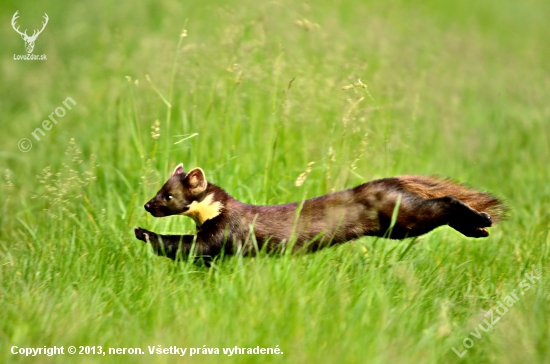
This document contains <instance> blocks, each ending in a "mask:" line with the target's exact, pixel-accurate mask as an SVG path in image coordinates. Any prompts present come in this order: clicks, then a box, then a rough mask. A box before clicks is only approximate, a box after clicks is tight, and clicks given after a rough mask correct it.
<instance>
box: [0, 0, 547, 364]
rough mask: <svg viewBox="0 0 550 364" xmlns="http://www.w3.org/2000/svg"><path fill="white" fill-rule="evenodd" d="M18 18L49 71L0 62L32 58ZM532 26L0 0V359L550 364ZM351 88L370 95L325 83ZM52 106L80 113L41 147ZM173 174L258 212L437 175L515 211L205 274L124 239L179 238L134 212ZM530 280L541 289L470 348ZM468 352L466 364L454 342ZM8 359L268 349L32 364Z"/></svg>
mask: <svg viewBox="0 0 550 364" xmlns="http://www.w3.org/2000/svg"><path fill="white" fill-rule="evenodd" d="M16 10H19V13H20V18H19V19H18V22H19V23H18V24H20V25H21V28H22V29H24V28H28V29H33V28H36V27H37V26H39V25H40V23H39V22H40V21H41V16H42V15H43V13H44V12H46V13H47V14H48V15H49V18H50V22H49V24H48V25H47V27H46V29H45V31H44V32H43V33H42V34H41V35H40V36H39V37H38V39H37V41H36V46H35V50H34V53H35V54H46V55H47V57H48V60H47V61H41V62H39V61H36V62H30V61H15V60H13V54H24V53H25V50H24V47H23V41H22V40H21V38H20V37H19V36H18V35H17V34H16V33H15V32H14V31H13V29H11V28H10V27H9V25H8V24H9V20H10V19H11V17H12V15H13V13H14V12H15V11H16ZM549 11H550V6H549V3H548V2H547V1H542V0H529V1H523V2H514V1H496V0H488V1H482V2H475V3H472V2H452V3H451V2H440V1H431V0H428V1H424V2H422V3H419V2H412V1H406V0H392V1H383V2H382V1H379V2H375V1H347V0H345V1H339V2H331V1H325V2H322V3H317V2H312V3H298V4H296V3H294V2H290V1H284V2H269V3H267V2H265V3H264V2H254V1H244V2H235V1H211V2H208V3H203V2H178V1H173V0H167V1H162V2H159V1H156V2H155V1H144V2H138V3H136V4H130V3H129V4H127V5H122V4H119V5H114V4H113V3H110V2H108V1H99V2H95V3H94V4H93V5H92V4H91V3H86V2H81V3H78V2H77V3H66V4H61V3H57V2H54V1H50V0H48V1H45V2H42V3H40V5H38V4H34V3H33V4H32V5H31V3H28V2H26V3H24V4H21V3H20V2H16V1H4V2H3V3H2V5H1V6H0V14H1V15H2V16H1V19H2V24H3V25H4V26H3V27H2V28H1V29H0V36H1V38H2V42H3V43H2V44H3V47H2V53H1V62H0V65H1V67H2V83H1V86H0V112H1V115H2V117H3V123H2V132H1V133H0V145H1V146H2V147H1V150H0V169H1V171H2V174H3V175H4V178H3V179H2V182H1V183H0V208H1V213H0V266H1V268H0V308H1V311H2V312H1V314H0V361H1V362H5V363H8V362H9V363H11V362H14V363H19V362H21V363H27V362H39V363H53V362H55V363H65V362H66V363H73V362H75V361H76V362H83V363H118V362H132V363H133V362H138V363H150V362H155V363H167V362H185V363H225V362H228V363H229V362H231V363H257V362H285V363H366V362H369V363H455V362H456V363H458V362H475V363H547V362H549V361H550V347H549V346H550V325H549V317H550V312H549V310H548V306H549V303H550V297H549V294H548V292H549V288H550V283H549V279H548V276H549V273H550V270H549V269H548V262H549V257H550V230H549V228H550V225H549V221H550V213H549V210H548V206H549V204H550V184H549V183H548V180H549V177H550V173H549V168H548V165H550V106H549V103H548V100H550V73H549V71H548V64H550V46H549V45H550V23H549V22H548V19H547V18H548V16H547V15H548V14H549ZM184 28H185V29H186V30H187V34H188V36H187V37H185V38H180V34H181V31H182V29H184ZM29 33H30V31H29ZM146 75H149V76H150V80H151V82H149V81H148V80H147V77H146ZM126 76H128V78H127V77H126ZM359 79H360V80H361V81H362V83H363V84H365V85H367V87H368V88H363V87H350V88H349V89H346V90H343V89H342V88H343V87H344V86H347V85H353V84H356V83H358V80H359ZM67 97H72V98H73V99H74V100H75V101H76V103H77V104H76V105H75V106H74V107H73V108H72V109H71V110H68V111H67V114H66V115H65V116H64V117H63V118H60V119H59V122H58V123H57V124H55V125H53V127H52V128H51V130H49V131H46V132H45V135H44V136H43V137H41V140H40V141H37V140H35V139H34V137H33V136H32V135H31V133H32V132H33V131H34V130H35V129H36V128H38V127H40V126H41V123H42V121H43V120H45V119H46V118H47V117H48V115H50V113H52V112H54V110H55V109H56V108H57V107H59V106H62V105H63V104H62V102H63V101H64V100H65V99H66V98H67ZM155 120H159V123H160V126H159V128H160V130H159V134H160V136H159V138H158V139H153V138H152V136H151V131H152V129H151V126H153V124H154V123H155ZM21 138H29V139H30V140H31V141H32V142H33V146H32V149H31V150H30V151H28V152H26V153H23V152H21V151H20V150H19V149H18V141H19V140H20V139H21ZM185 138H188V139H186V140H183V139H185ZM73 139H74V141H72V140H73ZM182 140H183V141H182ZM179 141H181V142H179ZM178 142H179V143H178ZM312 161H314V162H315V164H314V165H313V166H312V170H311V173H309V174H308V175H307V178H306V180H305V181H304V183H303V184H302V185H301V186H299V187H298V186H296V185H295V181H296V180H297V178H298V176H300V174H301V173H303V172H304V171H305V170H306V169H307V166H308V163H310V162H312ZM179 162H183V163H184V165H185V167H186V169H189V168H192V167H196V166H200V167H202V168H203V169H204V171H205V172H206V175H207V177H208V178H210V180H212V181H213V182H215V183H217V184H218V185H220V186H222V187H223V188H225V189H226V190H227V191H228V192H229V193H230V194H232V195H233V196H234V197H236V198H238V199H240V200H242V201H245V202H248V203H262V204H263V203H270V204H271V203H282V202H289V201H297V200H301V199H303V198H309V197H313V196H317V195H321V194H324V193H327V192H330V191H332V190H340V189H343V188H348V187H352V186H354V185H357V184H360V183H363V182H365V181H367V180H370V179H374V178H379V177H384V176H394V175H399V174H439V175H443V176H449V177H453V178H455V179H457V180H459V181H462V182H466V183H468V184H470V185H472V186H476V187H478V188H481V189H484V190H488V191H491V192H492V193H494V194H496V195H497V196H499V197H502V198H503V199H505V201H506V203H507V204H508V205H509V206H510V207H511V217H510V219H509V220H508V221H505V222H503V223H502V224H499V225H498V226H495V227H494V228H492V229H491V236H490V237H489V238H488V239H480V240H474V239H467V238H464V237H463V236H461V235H460V234H458V233H457V232H455V231H453V230H452V229H450V228H446V227H445V228H440V229H438V230H436V231H434V232H432V233H430V234H428V235H426V236H424V237H421V238H420V239H418V240H415V241H390V240H384V239H375V238H370V237H366V238H363V239H360V240H357V241H355V242H354V243H348V244H344V245H342V246H340V247H335V248H330V249H326V250H323V251H321V252H318V253H315V254H309V255H296V256H282V257H268V256H258V257H255V258H242V257H232V258H228V259H225V260H223V261H219V262H217V264H215V265H214V266H213V267H212V268H210V269H208V268H205V267H202V266H197V265H194V264H190V263H188V262H175V263H174V262H172V261H169V260H167V259H164V258H160V257H157V256H155V255H154V254H153V253H152V252H151V251H150V250H148V249H147V247H146V246H145V245H143V244H142V243H141V242H140V241H137V240H136V239H135V238H134V236H133V231H132V227H133V226H134V225H139V226H142V227H145V228H148V229H151V230H155V231H158V232H163V233H164V232H175V233H183V232H187V231H192V230H193V229H194V227H193V225H192V221H191V220H186V218H184V217H171V218H165V219H154V218H152V217H151V216H149V214H147V213H146V212H145V211H144V209H143V208H142V205H143V203H144V202H145V201H147V200H148V199H149V198H151V197H152V196H153V195H154V194H155V192H156V190H157V189H158V188H159V186H160V185H161V184H162V183H163V182H164V180H165V179H166V177H167V175H168V173H169V172H170V171H171V170H172V168H174V167H175V165H176V164H177V163H179ZM526 273H529V274H536V275H538V276H540V277H541V278H540V280H539V281H538V282H537V283H536V284H534V285H533V286H531V288H530V289H529V290H528V291H525V292H523V293H524V294H521V295H519V301H518V302H517V303H515V304H514V305H513V307H511V308H510V309H509V311H508V312H507V313H506V314H505V315H503V316H502V317H501V319H500V321H499V322H498V323H496V325H495V326H494V328H493V329H492V330H491V331H489V332H486V333H485V332H483V331H481V334H482V337H481V338H479V339H476V338H474V337H473V336H472V334H470V333H471V332H473V331H475V328H476V327H477V326H478V325H479V324H483V320H484V319H486V317H484V314H485V313H486V312H487V311H488V310H489V309H491V308H494V307H495V306H496V305H497V304H498V302H499V301H503V300H504V298H505V297H506V296H507V295H509V294H510V293H512V291H513V290H514V289H515V290H518V289H519V285H520V282H521V281H522V280H523V279H525V276H524V274H526ZM465 338H471V339H473V342H474V346H473V347H472V348H471V349H469V351H468V352H467V353H466V355H465V356H464V357H463V358H461V359H460V358H459V357H458V356H457V355H455V353H454V352H453V351H452V349H451V348H452V347H455V348H456V349H457V350H458V351H462V350H464V347H463V340H464V339H465ZM14 345H15V346H19V347H44V346H54V345H57V346H65V351H66V350H67V347H68V346H70V345H74V346H77V347H78V346H80V345H84V346H86V345H88V346H94V345H101V346H102V347H103V350H108V348H118V347H127V348H134V347H140V348H142V349H143V350H144V351H146V352H147V346H155V345H162V346H163V347H170V346H174V345H175V346H178V347H187V348H191V347H195V348H203V346H206V347H209V348H220V350H221V348H227V347H232V348H233V347H235V346H239V347H256V346H261V347H272V348H274V347H276V346H277V345H278V347H279V348H280V349H281V351H282V352H283V353H284V354H282V355H265V356H255V355H235V356H232V357H227V356H226V355H223V354H220V355H197V356H193V357H188V356H186V357H184V358H179V357H175V356H170V355H155V356H151V355H149V354H145V355H128V354H126V355H118V356H117V355H106V356H94V355H75V356H71V355H68V354H65V355H63V356H56V357H48V356H39V357H34V358H25V357H23V356H20V355H17V356H16V355H12V354H11V353H10V350H11V347H12V346H14Z"/></svg>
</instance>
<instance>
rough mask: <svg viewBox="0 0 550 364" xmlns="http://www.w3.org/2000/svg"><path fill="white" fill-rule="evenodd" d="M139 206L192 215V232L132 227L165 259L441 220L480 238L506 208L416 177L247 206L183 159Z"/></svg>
mask: <svg viewBox="0 0 550 364" xmlns="http://www.w3.org/2000/svg"><path fill="white" fill-rule="evenodd" d="M144 207H145V210H147V211H148V212H149V213H151V215H153V216H154V217H163V216H170V215H185V216H189V217H190V218H192V219H193V220H194V221H195V223H196V226H197V232H196V234H195V235H160V234H156V233H154V232H152V231H148V230H145V229H142V228H140V227H135V235H136V238H138V239H139V240H143V241H145V242H149V243H150V244H151V245H152V247H153V249H154V250H155V252H156V253H157V254H159V255H165V256H167V257H169V258H172V259H175V258H176V255H177V252H178V251H181V253H182V254H183V255H184V256H185V255H188V254H189V253H191V250H192V249H193V252H192V253H193V254H194V255H195V256H198V257H205V258H213V257H215V256H218V255H220V254H221V253H222V251H223V252H224V254H225V255H231V254H236V253H244V254H254V253H255V252H256V251H257V250H258V249H259V250H262V249H265V251H267V252H272V251H277V250H281V249H284V248H286V247H290V248H291V249H292V251H296V250H303V251H307V252H312V251H316V250H318V249H320V248H323V247H326V246H331V245H335V244H340V243H343V242H346V241H349V240H353V239H356V238H359V237H361V236H365V235H369V236H379V237H386V238H390V239H404V238H410V237H415V236H419V235H422V234H426V233H427V232H429V231H431V230H433V229H435V228H437V227H439V226H442V225H449V226H450V227H452V228H453V229H455V230H457V231H458V232H460V233H462V234H463V235H465V236H468V237H472V238H482V237H487V236H489V232H488V231H487V228H488V227H490V226H491V225H492V224H493V223H494V222H497V221H499V220H502V219H503V217H504V213H505V211H506V206H504V204H503V203H502V202H501V201H500V200H499V199H497V198H496V197H494V196H492V195H490V194H488V193H483V192H479V191H476V190H475V189H472V188H470V187H468V186H465V185H463V184H459V183H456V182H453V181H452V180H450V179H442V178H439V177H434V176H420V175H413V176H401V177H394V178H384V179H379V180H374V181H371V182H367V183H364V184H362V185H360V186H357V187H354V188H350V189H347V190H344V191H340V192H334V193H330V194H328V195H324V196H320V197H316V198H312V199H309V200H306V201H303V202H294V203H288V204H284V205H273V206H255V205H249V204H245V203H242V202H239V201H237V200H236V199H234V198H233V197H231V196H230V195H229V194H228V193H227V192H225V191H224V190H223V189H221V188H220V187H218V186H216V185H214V184H213V183H210V182H208V181H207V180H206V177H205V174H204V171H203V170H202V169H201V168H195V169H192V170H191V171H189V172H188V173H185V172H184V170H183V164H179V165H178V166H177V167H176V168H175V170H174V172H173V173H172V176H171V177H170V178H169V179H168V181H166V183H165V184H164V186H163V187H162V188H161V189H160V190H159V191H158V193H157V194H156V196H155V197H153V198H152V199H151V200H150V201H149V202H147V203H146V204H145V206H144ZM394 212H395V213H394ZM392 217H393V224H392ZM193 246H194V248H192V247H193Z"/></svg>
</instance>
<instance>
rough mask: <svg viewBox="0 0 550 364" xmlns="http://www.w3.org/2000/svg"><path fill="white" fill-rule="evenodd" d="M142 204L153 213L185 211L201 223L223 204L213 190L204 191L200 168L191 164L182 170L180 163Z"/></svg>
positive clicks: (205, 183)
mask: <svg viewBox="0 0 550 364" xmlns="http://www.w3.org/2000/svg"><path fill="white" fill-rule="evenodd" d="M143 207H144V208H145V210H147V211H148V212H149V213H151V215H153V216H154V217H163V216H170V215H185V216H189V217H191V218H192V219H193V220H195V222H196V223H197V224H198V225H202V223H203V222H204V221H206V220H208V219H212V218H214V217H216V216H218V215H219V214H220V212H221V210H222V208H223V205H222V203H221V202H220V201H216V200H215V196H214V193H213V192H211V193H208V182H207V181H206V177H205V175H204V171H203V170H202V169H200V168H194V169H192V170H190V171H189V173H185V172H184V170H183V164H181V163H180V164H179V165H178V166H177V167H176V169H174V172H173V173H172V176H170V178H169V179H168V181H166V183H165V184H164V186H162V188H161V189H160V190H159V191H158V192H157V194H156V196H155V197H153V198H152V199H151V200H150V201H149V202H147V203H146V204H145V205H144V206H143Z"/></svg>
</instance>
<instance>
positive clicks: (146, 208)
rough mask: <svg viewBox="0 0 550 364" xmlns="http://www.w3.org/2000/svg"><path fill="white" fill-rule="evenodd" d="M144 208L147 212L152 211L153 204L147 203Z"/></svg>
mask: <svg viewBox="0 0 550 364" xmlns="http://www.w3.org/2000/svg"><path fill="white" fill-rule="evenodd" d="M143 208H144V209H145V211H147V212H151V210H150V209H151V205H149V203H146V204H145V205H143Z"/></svg>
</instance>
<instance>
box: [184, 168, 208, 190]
mask: <svg viewBox="0 0 550 364" xmlns="http://www.w3.org/2000/svg"><path fill="white" fill-rule="evenodd" d="M184 181H185V182H184V183H185V185H186V186H187V187H189V190H190V191H191V193H192V194H193V195H198V194H200V193H201V192H203V191H204V190H206V186H207V182H206V177H205V176H204V171H203V170H202V169H200V168H194V169H192V170H190V171H189V173H187V175H186V176H185V180H184Z"/></svg>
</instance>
